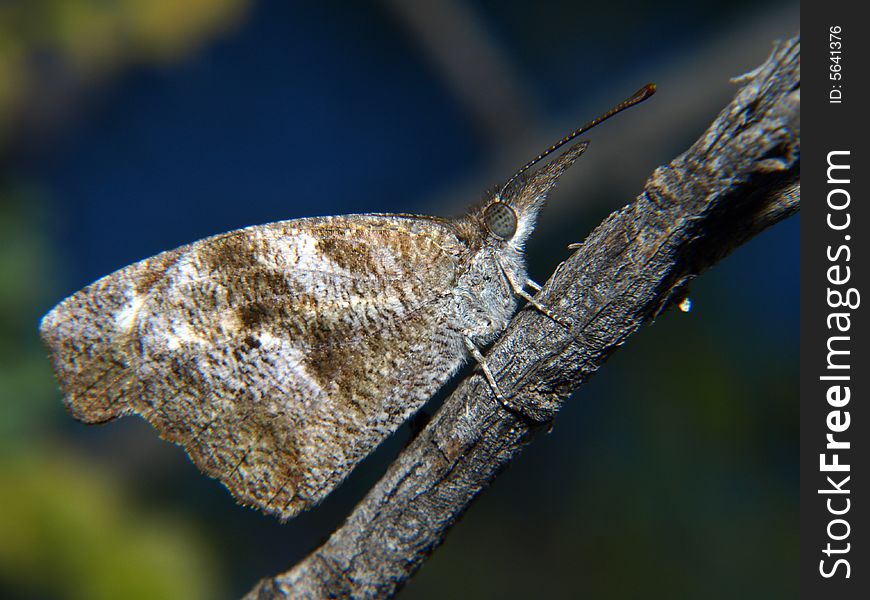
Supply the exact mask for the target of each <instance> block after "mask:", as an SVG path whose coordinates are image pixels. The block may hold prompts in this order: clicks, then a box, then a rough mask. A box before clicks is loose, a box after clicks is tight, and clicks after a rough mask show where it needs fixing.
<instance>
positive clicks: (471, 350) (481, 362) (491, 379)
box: [462, 335, 505, 404]
mask: <svg viewBox="0 0 870 600" xmlns="http://www.w3.org/2000/svg"><path fill="white" fill-rule="evenodd" d="M462 339H463V340H464V341H465V347H466V348H468V352H469V353H470V354H471V356H473V357H474V360H476V361H477V364H478V365H480V370H481V371H483V376H484V377H486V381H487V383H489V387H491V388H492V391H493V392H494V393H495V397H496V398H497V399H498V401H499V402H501V403H502V404H504V403H505V399H504V396H503V395H502V393H501V390H500V389H498V384H497V383H496V382H495V377H493V376H492V371H490V370H489V365H487V364H486V359H485V358H483V355H482V354H481V353H480V350H478V349H477V346H475V345H474V342H473V341H471V338H470V337H468V336H467V335H465V336H463V337H462Z"/></svg>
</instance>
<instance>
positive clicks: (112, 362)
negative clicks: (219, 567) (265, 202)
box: [41, 215, 465, 518]
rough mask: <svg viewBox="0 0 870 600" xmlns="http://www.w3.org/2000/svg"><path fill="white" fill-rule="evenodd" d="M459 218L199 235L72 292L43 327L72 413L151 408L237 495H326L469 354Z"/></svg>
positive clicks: (266, 506) (271, 508)
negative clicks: (460, 289) (460, 310)
mask: <svg viewBox="0 0 870 600" xmlns="http://www.w3.org/2000/svg"><path fill="white" fill-rule="evenodd" d="M463 250H464V248H463V246H462V243H461V241H460V240H459V239H458V238H457V236H456V234H455V233H454V231H453V230H452V228H451V226H450V225H449V223H448V222H446V221H441V220H435V219H429V218H425V217H405V216H397V215H359V216H355V217H326V218H318V219H301V220H295V221H284V222H279V223H272V224H269V225H263V226H257V227H249V228H246V229H241V230H238V231H234V232H230V233H227V234H222V235H218V236H214V237H211V238H207V239H204V240H201V241H199V242H195V243H193V244H191V245H189V246H185V247H182V248H178V249H176V250H172V251H169V252H165V253H163V254H160V255H158V256H155V257H153V258H149V259H147V260H143V261H141V262H139V263H136V264H134V265H131V266H129V267H127V268H124V269H121V270H119V271H117V272H115V273H113V274H111V275H109V276H107V277H104V278H103V279H100V280H99V281H97V282H95V283H94V284H92V285H90V286H89V287H87V288H85V289H83V290H82V291H80V292H78V293H76V294H74V295H73V296H71V297H70V298H68V299H67V300H65V301H63V302H62V303H61V304H59V305H58V306H57V307H56V308H55V309H54V310H53V311H52V312H50V313H49V314H48V315H47V316H46V317H45V319H44V320H43V322H42V324H41V334H42V337H43V339H44V341H45V342H46V344H47V345H48V347H49V349H50V351H51V354H52V360H53V364H54V368H55V371H56V372H57V375H58V378H59V380H60V382H61V386H62V388H63V391H64V394H65V401H66V404H67V406H68V407H69V409H70V410H71V412H72V413H73V414H74V415H75V416H76V417H77V418H79V419H81V420H83V421H86V422H102V421H107V420H110V419H113V418H116V417H119V416H122V415H126V414H138V415H141V416H142V417H144V418H145V419H147V420H148V421H149V422H150V423H151V424H152V425H153V426H154V427H155V428H156V429H157V430H158V431H159V432H160V435H161V436H162V437H164V438H165V439H168V440H170V441H172V442H175V443H177V444H179V445H181V446H183V447H184V448H185V449H186V450H187V452H188V453H189V455H190V456H191V458H192V459H193V461H194V462H195V463H196V465H197V466H198V467H199V468H200V469H202V470H203V471H205V472H206V473H208V474H209V475H211V476H213V477H216V478H219V479H220V480H221V481H222V482H223V483H224V484H225V485H226V486H227V488H229V490H230V491H231V492H232V493H233V494H234V496H235V497H236V498H237V499H238V500H239V501H241V502H243V503H245V504H249V505H253V506H256V507H258V508H260V509H262V510H264V511H266V512H269V513H274V514H277V515H279V516H281V517H282V518H288V517H291V516H293V515H295V514H296V513H298V512H299V511H300V510H303V509H305V508H307V507H309V506H311V505H312V504H315V503H317V502H319V501H320V500H321V499H323V498H324V497H325V496H326V495H327V494H328V493H329V492H330V491H331V490H332V489H333V488H334V487H335V486H336V485H338V483H340V482H341V481H342V480H343V479H344V478H345V477H346V476H347V474H348V473H349V472H350V470H351V469H352V468H353V467H354V466H355V465H356V463H357V462H359V461H360V460H361V459H362V458H363V457H365V456H366V455H367V454H369V453H370V452H371V451H372V450H373V449H374V448H375V446H377V445H378V444H379V443H380V442H381V441H382V440H383V439H384V438H385V437H386V436H387V435H389V433H390V432H392V431H394V430H395V429H396V428H397V427H398V426H399V425H400V424H401V423H402V422H403V421H404V420H405V419H406V418H407V417H408V416H409V415H410V414H411V413H412V412H414V411H416V410H417V409H418V408H419V407H420V406H421V405H422V404H423V403H424V402H425V401H426V400H427V399H428V398H429V397H430V396H431V395H432V394H433V393H434V392H435V391H436V390H437V389H438V388H439V387H440V386H441V385H443V383H444V382H445V381H446V380H447V379H448V378H449V377H450V375H451V374H452V373H453V372H455V370H456V369H457V368H458V367H459V366H460V365H461V363H462V362H463V361H464V358H465V351H464V348H463V345H462V338H461V334H460V333H459V332H458V331H457V330H456V329H455V328H451V327H449V326H445V323H448V324H449V322H450V311H451V310H453V306H454V299H453V296H452V293H451V292H452V290H453V286H454V284H455V281H456V279H457V278H458V277H459V276H460V274H461V273H462V270H463V268H464V265H463V258H462V257H463V256H464V255H465V254H464V253H463Z"/></svg>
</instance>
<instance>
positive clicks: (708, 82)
mask: <svg viewBox="0 0 870 600" xmlns="http://www.w3.org/2000/svg"><path fill="white" fill-rule="evenodd" d="M590 26H592V25H591V24H590ZM799 29H800V21H799V18H798V15H797V13H796V11H794V10H793V9H792V8H791V7H789V6H777V7H775V8H773V9H768V10H767V12H765V13H763V14H761V15H753V17H752V18H751V19H750V20H746V21H739V22H734V23H730V22H729V23H728V24H727V25H726V26H725V27H723V28H722V30H721V31H718V32H717V35H715V36H711V37H709V38H707V37H704V38H702V39H700V40H696V41H694V42H693V43H692V48H691V50H690V51H683V52H680V53H679V54H676V55H674V56H672V57H671V58H670V59H669V60H667V61H665V62H663V63H662V64H660V65H656V68H655V69H650V68H648V66H646V65H644V63H643V60H644V57H643V56H638V57H637V59H638V60H637V62H638V64H639V65H643V66H641V67H638V68H637V73H636V75H635V76H634V77H633V78H631V79H629V77H631V75H632V74H631V73H630V72H629V73H623V74H622V75H621V79H620V80H619V81H618V83H617V84H613V83H610V82H609V81H607V82H604V83H606V84H607V85H602V82H599V81H592V82H590V84H589V94H590V95H589V97H588V99H587V100H586V102H585V103H584V105H583V106H580V107H578V108H577V109H576V110H575V111H574V112H573V114H572V113H568V114H567V115H566V114H560V115H559V116H558V117H553V116H548V115H541V116H539V117H538V118H534V119H530V118H529V117H526V120H525V123H527V127H525V128H520V129H518V130H517V129H514V128H513V126H512V125H511V127H510V128H509V129H510V130H509V131H508V132H507V133H508V134H509V135H508V136H507V138H505V139H504V140H503V141H504V143H503V144H501V145H497V146H493V147H492V151H493V152H492V160H491V164H490V169H489V170H488V171H489V172H486V171H484V172H483V175H484V176H483V178H481V179H473V180H468V181H465V182H463V183H462V184H461V185H459V186H453V187H450V188H448V189H441V190H439V191H438V192H437V196H436V197H435V198H433V199H431V204H432V205H433V206H447V207H450V208H452V210H453V212H458V211H460V210H461V209H462V208H464V204H463V203H464V202H466V199H467V198H476V197H477V196H478V195H479V194H480V190H482V189H486V188H487V187H488V186H490V185H492V184H493V182H496V181H498V180H499V178H500V177H501V176H502V175H503V174H504V173H510V172H513V170H514V169H516V168H517V167H519V166H520V165H521V164H523V163H524V162H525V161H526V160H527V159H528V154H529V152H530V149H531V150H536V149H543V148H546V147H547V146H549V145H550V144H551V143H552V142H553V141H554V140H556V139H559V138H560V137H562V136H563V135H564V134H565V133H566V132H568V131H571V130H572V129H574V128H575V127H577V125H578V124H580V123H583V122H585V121H587V120H588V119H589V118H591V117H592V116H593V115H595V114H598V113H599V112H601V111H603V110H604V109H606V108H607V107H609V106H610V105H612V104H613V103H614V102H615V101H616V100H618V99H620V98H622V97H624V96H625V95H627V94H629V93H631V92H632V91H633V90H635V89H637V88H638V87H640V86H641V85H643V84H644V83H647V81H655V83H656V84H657V85H658V88H659V91H658V93H657V95H656V99H655V101H654V102H650V103H647V104H646V105H645V106H644V107H643V111H644V117H643V118H642V119H637V120H631V119H625V118H620V119H614V120H612V121H611V122H609V123H607V125H605V126H604V128H606V129H607V130H608V132H607V135H597V136H596V137H595V139H594V140H593V141H592V145H591V146H590V148H589V151H588V152H587V153H586V154H585V155H584V156H583V160H582V161H581V163H578V168H575V169H572V170H571V171H569V172H568V173H566V174H565V176H564V177H563V178H562V180H561V181H560V183H559V188H558V190H557V193H558V194H564V196H565V197H566V198H573V199H575V201H574V202H551V203H550V204H549V205H548V207H547V211H548V213H549V214H551V215H552V214H561V215H562V216H563V218H562V219H560V218H550V219H543V220H542V223H541V227H543V228H545V229H546V228H548V227H555V226H556V224H557V223H561V222H565V220H566V218H564V217H567V215H569V214H573V215H576V214H578V213H582V212H588V211H589V210H591V209H595V208H598V207H596V206H593V204H592V203H595V202H599V203H600V202H602V201H610V200H613V199H614V198H624V197H626V196H629V195H631V194H633V193H634V190H636V189H637V186H639V185H642V183H643V181H642V180H637V181H633V180H630V179H627V178H626V177H625V176H624V174H625V173H628V172H638V169H637V168H636V167H637V166H638V165H643V166H645V167H646V170H648V169H651V168H653V167H654V166H655V165H656V162H655V161H656V158H655V157H662V158H665V159H666V157H668V156H673V153H674V152H676V151H679V149H680V148H685V147H686V144H689V143H691V141H692V140H693V139H695V138H696V137H697V135H698V134H699V133H700V129H699V128H698V123H699V122H706V121H708V120H709V119H712V118H713V117H714V116H715V115H716V113H717V111H718V110H719V109H720V107H721V106H722V104H723V103H725V102H727V101H728V99H729V98H730V97H731V94H732V93H733V92H732V89H733V86H731V85H729V82H728V81H727V80H725V79H723V78H722V77H721V74H722V73H741V72H744V71H746V70H748V69H751V68H752V67H753V66H754V65H756V64H758V61H759V60H760V59H761V58H762V57H764V56H765V55H766V53H767V52H768V47H769V42H770V40H772V39H778V38H782V37H783V36H789V35H793V34H794V32H797V31H799ZM578 35H580V34H579V33H578ZM651 50H652V49H651ZM602 56H607V53H606V52H605V51H604V50H602V49H600V48H598V49H596V48H590V60H600V59H601V57H602ZM485 66H486V64H482V65H478V67H485ZM571 66H576V67H578V68H579V67H580V65H570V64H567V65H566V72H565V74H564V77H565V78H566V79H570V78H573V77H576V74H575V73H573V72H571V71H570V67H571ZM487 79H488V77H487V76H486V75H481V76H479V77H478V79H477V80H476V81H478V82H483V81H486V80H487ZM533 100H534V99H531V100H524V102H525V104H526V105H528V106H530V107H531V108H535V106H536V104H535V102H533ZM530 114H531V113H530ZM496 118H497V116H496V113H493V114H492V115H491V116H490V117H489V118H488V120H490V121H495V119H496ZM602 129H603V128H602ZM626 140H631V143H630V144H627V143H626ZM640 172H642V170H641V171H640ZM448 212H449V211H448ZM567 220H568V221H570V218H568V219H567ZM572 222H573V221H572Z"/></svg>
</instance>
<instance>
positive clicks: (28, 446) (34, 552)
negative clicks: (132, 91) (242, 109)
mask: <svg viewBox="0 0 870 600" xmlns="http://www.w3.org/2000/svg"><path fill="white" fill-rule="evenodd" d="M247 5H248V0H185V1H184V2H178V1H177V0H114V1H106V0H17V1H16V0H12V1H7V2H2V3H0V152H3V151H5V150H6V149H7V148H6V146H7V145H8V144H9V143H10V142H11V141H12V138H13V136H14V135H15V134H16V133H20V132H19V131H18V129H20V127H21V121H22V117H24V120H25V121H26V120H27V118H30V119H31V120H33V121H35V122H38V121H39V120H41V119H43V118H44V117H45V111H46V110H57V107H58V104H52V101H56V102H57V103H59V104H60V105H63V104H64V103H74V100H75V97H76V94H77V92H78V91H79V90H81V89H84V88H87V87H89V86H93V85H94V84H98V83H100V82H101V81H103V80H105V79H106V78H107V77H108V76H110V75H112V74H113V73H116V72H118V71H119V70H120V69H121V68H123V67H125V66H128V65H130V64H146V63H155V62H171V61H175V60H178V59H179V58H180V57H183V56H185V55H186V54H188V53H190V52H192V51H194V50H195V49H196V48H197V47H199V46H200V45H201V44H202V43H204V42H205V41H208V40H209V39H211V38H212V37H213V36H214V35H215V34H217V33H220V32H222V31H224V30H226V29H227V28H228V27H230V26H231V25H233V24H235V23H238V21H239V20H240V18H241V17H242V16H243V15H244V13H245V10H246V8H247ZM46 94H50V95H52V96H53V97H52V98H51V101H49V102H45V101H43V99H42V96H44V95H46ZM61 109H62V110H63V109H64V107H61ZM25 133H26V132H25ZM43 200H44V199H43V198H41V196H40V193H39V191H38V187H37V186H28V185H24V184H22V183H21V182H20V181H18V180H16V178H15V177H14V176H13V174H11V173H8V172H3V171H0V481H2V483H0V596H3V597H4V598H6V597H10V598H13V597H26V598H34V597H39V598H43V597H50V598H71V599H102V598H105V599H109V598H143V599H145V598H193V599H196V598H203V599H206V598H213V597H215V595H216V590H218V589H220V587H221V585H222V584H221V581H222V580H221V578H220V576H219V574H218V573H217V572H216V571H217V569H216V568H215V561H214V560H213V553H212V552H211V550H210V548H209V547H208V545H207V544H206V543H205V538H204V537H203V535H202V534H201V532H199V531H196V530H194V529H193V528H192V527H191V526H189V525H185V521H184V519H176V518H173V517H172V516H171V515H167V514H166V513H165V512H164V513H160V514H159V515H156V514H148V513H146V512H144V511H143V510H142V509H141V507H138V506H137V505H136V502H135V501H134V500H132V499H131V498H130V497H128V494H127V493H126V492H125V489H126V488H127V487H129V483H128V482H125V481H124V480H123V479H122V478H119V477H117V476H115V475H113V474H112V473H110V472H107V471H106V470H105V469H102V470H100V469H96V468H94V467H92V466H89V465H91V464H92V462H93V461H92V460H89V459H88V458H87V457H86V456H84V455H83V454H82V452H81V450H80V449H77V448H75V447H71V446H69V445H68V444H67V443H66V442H65V441H64V440H63V436H60V435H58V430H59V429H60V428H61V427H62V426H63V423H65V422H66V419H67V416H66V415H65V411H64V410H63V408H62V406H61V404H60V403H59V402H58V392H57V389H56V387H55V383H54V378H53V377H52V374H51V370H50V367H49V364H48V361H47V360H46V356H45V352H44V350H43V349H42V347H41V345H40V343H39V340H38V337H37V336H36V335H35V334H36V324H37V323H38V320H39V317H40V314H39V313H40V312H41V308H40V307H44V306H45V304H46V303H45V299H46V298H47V297H48V296H49V295H50V294H51V293H53V291H52V290H54V288H55V286H54V285H53V277H54V273H53V272H52V269H51V267H50V265H56V264H59V262H60V261H59V260H58V257H57V256H55V251H54V249H53V248H52V245H51V243H50V237H49V235H48V232H49V231H51V227H50V223H48V222H47V220H48V215H47V211H43V210H42V207H44V206H46V204H47V203H46V202H44V201H43Z"/></svg>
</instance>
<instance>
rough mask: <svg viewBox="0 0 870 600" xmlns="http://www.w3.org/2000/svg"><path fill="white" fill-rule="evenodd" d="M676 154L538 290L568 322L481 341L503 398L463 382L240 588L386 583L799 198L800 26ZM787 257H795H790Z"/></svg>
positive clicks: (542, 319) (476, 377) (290, 591)
mask: <svg viewBox="0 0 870 600" xmlns="http://www.w3.org/2000/svg"><path fill="white" fill-rule="evenodd" d="M737 83H738V84H739V85H740V86H742V87H740V89H739V91H738V92H737V94H736V96H735V98H734V99H733V101H732V102H731V103H730V104H729V105H728V106H727V107H726V108H725V109H724V110H723V111H722V112H721V113H720V115H719V116H718V117H717V118H716V120H715V121H714V122H713V123H712V124H711V126H710V128H709V129H708V130H707V131H706V132H705V133H704V134H703V135H702V136H701V138H700V139H699V140H698V141H697V142H696V143H695V144H694V145H693V146H692V147H691V148H690V149H689V150H688V151H687V152H685V153H684V154H682V155H680V156H678V157H677V158H675V159H674V160H673V161H672V162H671V163H670V164H668V165H666V166H662V167H659V168H658V169H656V170H655V172H654V173H653V174H652V176H651V177H650V178H649V180H648V181H647V183H646V186H645V188H644V191H643V192H642V193H641V194H640V195H639V196H638V197H637V198H636V199H635V201H633V202H631V203H630V204H628V205H627V206H625V207H624V208H622V209H621V210H619V211H617V212H616V213H614V214H612V215H610V217H608V218H607V219H606V220H605V221H604V222H603V223H601V225H599V226H598V227H597V228H596V229H595V230H594V231H593V232H592V233H591V234H590V236H589V238H588V239H587V240H586V241H585V242H584V243H583V244H582V246H581V247H580V248H579V249H578V250H577V251H576V252H575V253H574V254H573V255H572V256H571V257H570V258H569V259H568V260H567V261H566V262H565V263H563V264H562V265H560V266H559V268H558V269H557V270H556V272H555V273H554V275H553V277H552V278H551V279H550V280H549V281H548V282H547V284H546V285H545V286H544V289H543V291H542V293H541V295H540V296H539V297H538V299H539V300H540V301H541V302H542V303H543V304H544V305H545V306H547V307H549V308H550V309H551V310H552V311H553V312H554V313H555V314H557V315H559V316H560V318H566V319H570V323H571V326H570V329H569V328H566V327H564V326H563V325H561V324H559V323H556V322H554V321H553V320H552V319H550V318H548V317H546V316H544V315H542V314H541V313H540V312H539V311H536V310H534V309H531V308H526V309H525V310H522V311H521V312H520V313H519V314H518V315H517V316H516V317H515V318H514V320H513V321H512V323H511V325H510V327H509V328H508V330H507V332H506V333H505V334H504V335H503V336H502V337H501V338H500V339H499V340H498V341H497V342H496V344H495V345H494V346H493V348H492V349H491V351H490V352H489V353H488V355H487V363H488V364H489V366H490V368H491V369H492V372H493V373H494V375H495V377H496V379H497V380H498V382H499V387H500V389H501V391H502V392H503V393H504V395H505V396H506V398H507V402H508V403H509V404H510V405H511V406H512V407H513V410H507V409H506V408H505V406H503V405H502V404H501V403H499V402H498V401H497V400H496V399H495V398H494V397H493V394H492V391H491V389H490V388H489V386H488V385H487V383H486V381H485V380H484V378H483V376H482V375H481V374H480V372H479V370H478V371H475V372H474V373H473V374H472V375H471V376H469V377H468V378H467V379H466V380H465V381H463V382H462V383H461V385H460V386H459V387H458V389H457V390H456V391H455V392H454V394H453V395H452V396H451V397H450V398H448V399H447V400H446V402H445V403H444V405H443V406H442V408H441V410H440V411H439V412H438V413H437V414H436V415H435V416H434V418H433V419H432V420H431V422H430V423H429V425H428V426H427V427H426V429H424V430H423V431H422V432H421V433H420V434H419V435H418V436H417V438H416V439H415V440H414V441H413V442H412V443H411V444H410V445H409V446H408V447H407V448H406V449H405V450H404V451H403V452H402V453H401V455H400V456H399V457H398V458H397V459H396V461H395V462H394V463H393V465H392V466H391V467H390V469H389V470H388V472H387V473H386V474H385V475H384V477H383V478H382V479H381V480H380V482H378V484H377V485H376V486H375V487H374V488H373V489H372V490H371V491H370V492H369V494H368V495H367V496H366V497H365V498H364V499H363V500H362V501H361V502H360V504H359V505H358V506H357V507H356V509H355V510H354V511H353V513H352V514H351V515H350V516H349V517H348V519H347V521H346V522H345V523H344V524H343V525H342V526H341V527H340V528H339V529H338V530H336V531H335V532H334V533H333V534H332V536H331V537H330V538H329V539H328V540H327V541H326V542H325V543H324V544H323V545H322V546H321V547H320V548H318V549H317V550H315V551H314V552H313V553H312V554H311V555H309V556H308V557H307V558H305V559H304V560H302V561H301V562H300V563H299V564H297V565H296V566H295V567H293V568H292V569H290V570H289V571H287V572H286V573H283V574H280V575H277V576H275V577H271V578H268V579H264V580H262V581H260V582H259V583H258V584H257V586H256V587H255V588H254V589H253V590H252V591H251V592H250V594H249V596H248V597H249V598H258V599H266V598H281V597H285V596H287V597H294V598H297V597H302V598H319V597H343V596H354V597H388V596H391V595H392V594H394V593H395V592H396V591H397V590H398V589H399V588H400V587H401V586H402V584H403V583H404V582H405V581H406V580H407V579H408V578H409V577H410V576H411V575H412V574H413V573H414V572H415V571H416V570H417V569H418V568H419V567H420V565H421V564H422V563H423V562H424V561H425V560H426V558H427V557H428V556H429V555H430V554H431V553H432V551H433V550H434V549H435V548H436V547H437V546H438V545H439V544H440V543H441V542H442V541H443V539H444V537H445V536H446V534H447V532H448V530H449V529H450V527H451V525H452V524H453V523H454V522H455V521H456V519H457V518H458V517H459V516H460V515H461V514H462V513H463V512H464V511H465V510H466V509H467V508H468V507H469V506H470V504H471V503H472V502H473V500H474V499H475V497H476V496H477V495H478V494H479V493H480V492H481V491H483V490H484V489H485V488H486V487H487V486H488V485H489V484H490V482H491V481H492V480H493V478H494V477H496V475H498V473H499V472H500V471H501V470H502V469H504V468H505V466H507V464H508V463H509V462H510V461H511V460H512V459H513V458H514V456H516V454H517V453H518V452H519V451H520V450H521V449H522V448H523V447H524V446H525V445H526V444H527V443H529V442H530V441H531V440H532V439H533V437H534V434H535V433H536V432H537V431H539V430H541V429H544V428H545V427H546V424H547V423H548V422H549V421H550V420H552V419H553V418H555V417H556V414H557V413H558V411H559V408H560V406H561V404H562V402H563V401H564V400H565V399H566V398H567V397H568V395H569V394H570V393H571V392H573V391H574V390H576V389H577V388H578V387H579V386H580V385H581V384H582V383H583V382H584V381H585V380H586V379H587V378H588V377H589V376H591V375H592V374H593V373H594V372H595V371H596V369H597V368H598V367H599V366H600V365H601V364H602V363H603V362H604V361H605V360H606V359H607V357H608V356H609V355H610V354H611V353H612V352H614V351H615V350H616V349H617V348H619V346H620V345H622V344H623V343H625V342H626V340H627V339H628V337H629V336H630V335H631V334H632V333H634V332H635V331H637V329H638V328H639V327H640V326H641V325H643V324H645V323H650V322H651V321H652V320H653V319H654V318H655V316H656V315H657V314H659V313H660V312H661V311H662V310H663V309H665V308H667V307H668V306H669V305H670V304H671V303H674V302H679V301H680V300H681V299H682V297H683V295H684V293H685V289H686V285H687V284H688V283H689V282H690V281H691V280H692V279H693V278H694V277H695V276H696V275H697V274H698V273H700V272H701V271H703V270H704V269H705V268H707V267H709V266H711V265H712V264H714V263H715V262H717V261H718V260H720V259H721V258H722V257H724V256H725V255H727V254H728V253H729V252H730V251H731V250H733V249H734V248H736V247H737V246H739V245H740V244H742V243H744V242H745V241H747V240H748V239H749V238H751V237H752V236H754V235H755V234H757V233H759V232H760V231H762V230H764V229H765V228H767V227H769V226H771V225H773V224H775V223H777V222H779V221H781V220H782V219H784V218H786V217H788V216H790V215H792V214H794V213H795V212H797V210H798V209H799V203H800V39H799V38H794V39H792V40H789V41H788V42H784V43H781V44H778V45H777V46H776V47H775V49H774V51H773V53H772V54H771V56H770V58H769V59H768V61H767V62H766V63H765V64H764V65H762V66H761V67H759V68H758V69H756V70H755V71H753V72H752V73H750V74H748V75H745V76H743V77H741V78H740V80H739V81H737ZM795 260H797V257H795Z"/></svg>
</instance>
